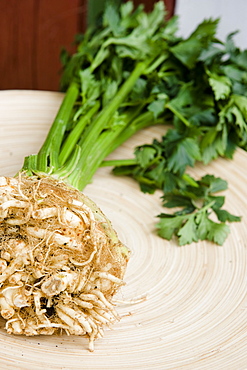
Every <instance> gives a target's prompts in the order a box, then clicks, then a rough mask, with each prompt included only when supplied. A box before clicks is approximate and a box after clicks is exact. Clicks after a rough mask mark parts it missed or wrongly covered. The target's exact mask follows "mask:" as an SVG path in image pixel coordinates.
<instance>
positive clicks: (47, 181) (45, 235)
mask: <svg viewBox="0 0 247 370" xmlns="http://www.w3.org/2000/svg"><path fill="white" fill-rule="evenodd" d="M0 253H1V254H0V257H1V258H0V310H1V316H2V317H3V318H4V319H6V330H7V332H8V333H10V334H12V333H13V334H24V335H39V334H49V335H51V334H57V333H61V332H63V331H65V332H66V333H67V334H68V335H72V334H73V335H85V336H87V337H88V338H89V349H90V350H91V351H92V350H93V348H94V340H95V339H96V338H99V337H102V335H103V329H104V327H105V326H109V325H111V324H112V323H114V322H116V321H117V320H119V316H118V314H117V312H116V310H115V308H114V306H113V304H112V303H111V300H112V297H113V295H114V294H115V293H116V291H117V290H118V289H119V287H121V285H123V276H124V273H125V269H126V265H127V262H128V258H129V250H128V249H127V248H126V247H125V246H124V245H123V244H122V243H121V241H120V240H119V239H118V236H117V234H116V232H115V231H114V230H113V228H112V225H111V223H110V222H109V220H108V219H107V218H106V216H105V215H104V214H103V213H102V212H101V210H100V209H99V208H98V207H97V206H96V204H95V203H94V202H92V201H91V200H90V199H89V198H88V197H86V196H85V195H83V194H82V193H81V192H79V191H78V190H76V189H74V188H71V187H69V186H67V185H65V184H64V183H63V182H61V181H58V180H55V179H53V178H49V177H38V176H33V177H25V176H19V178H18V179H17V178H7V177H0Z"/></svg>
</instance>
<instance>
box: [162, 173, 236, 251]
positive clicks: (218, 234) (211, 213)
mask: <svg viewBox="0 0 247 370" xmlns="http://www.w3.org/2000/svg"><path fill="white" fill-rule="evenodd" d="M226 189H227V182H226V181H225V180H222V179H221V178H217V177H215V176H213V175H206V176H204V177H202V178H201V179H200V180H199V181H196V182H195V183H194V186H191V185H189V186H187V187H185V188H184V189H180V190H178V189H175V190H174V191H172V192H170V193H167V194H165V195H164V196H163V197H162V199H163V205H164V206H165V207H167V208H174V207H179V208H180V209H179V210H178V211H176V212H175V213H173V214H169V213H161V214H160V215H159V216H158V217H159V218H160V221H159V223H158V224H157V228H158V234H159V235H160V236H161V237H163V238H165V239H168V240H170V239H171V238H172V236H173V235H176V236H177V237H178V241H179V245H185V244H190V243H192V242H198V241H199V240H209V241H212V242H214V243H216V244H219V245H223V243H224V241H225V239H226V237H227V236H228V234H229V232H230V229H229V226H228V225H227V224H226V222H227V221H228V222H235V221H240V220H241V217H239V216H234V215H232V214H231V213H229V212H228V211H226V210H224V209H222V206H223V205H224V202H225V197H224V196H222V195H218V196H216V195H215V193H218V192H219V191H223V190H226ZM213 218H214V219H216V220H217V221H215V220H214V219H213Z"/></svg>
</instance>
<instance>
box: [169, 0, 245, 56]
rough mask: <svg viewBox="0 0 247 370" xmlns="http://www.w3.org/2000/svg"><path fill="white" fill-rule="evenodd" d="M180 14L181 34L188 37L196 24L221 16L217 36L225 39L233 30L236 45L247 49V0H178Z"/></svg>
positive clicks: (177, 5) (177, 9)
mask: <svg viewBox="0 0 247 370" xmlns="http://www.w3.org/2000/svg"><path fill="white" fill-rule="evenodd" d="M175 13H176V14H177V15H179V35H182V36H184V37H187V36H189V35H190V33H191V32H192V31H193V30H194V29H195V28H196V26H197V25H198V24H199V23H200V22H201V21H203V20H204V19H208V18H213V19H215V18H219V17H220V19H221V20H220V23H219V25H218V33H217V36H218V37H219V38H220V39H221V40H222V41H224V40H225V37H226V36H227V35H228V34H229V33H232V32H233V31H237V30H239V33H238V34H236V35H235V36H234V39H233V40H234V42H235V44H236V46H238V47H240V48H241V49H247V0H176V8H175Z"/></svg>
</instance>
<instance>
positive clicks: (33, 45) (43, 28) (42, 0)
mask: <svg viewBox="0 0 247 370" xmlns="http://www.w3.org/2000/svg"><path fill="white" fill-rule="evenodd" d="M88 1H90V0H88ZM154 2H155V1H150V0H149V1H148V0H143V1H141V0H135V1H134V3H135V4H136V5H137V4H140V3H143V4H144V5H145V9H146V10H147V11H150V10H151V9H152V7H153V4H154ZM164 2H165V5H166V9H167V12H168V17H169V16H171V15H172V14H173V12H174V3H175V0H164ZM87 4H88V2H87V1H86V0H0V90H3V89H33V90H50V91H58V90H59V78H60V75H59V73H60V69H61V64H60V60H59V56H60V51H61V48H62V47H65V48H66V49H67V50H70V51H73V45H72V44H73V40H74V36H75V34H77V33H80V32H83V30H85V28H86V26H87V15H88V13H87V10H88V9H87V7H88V6H87Z"/></svg>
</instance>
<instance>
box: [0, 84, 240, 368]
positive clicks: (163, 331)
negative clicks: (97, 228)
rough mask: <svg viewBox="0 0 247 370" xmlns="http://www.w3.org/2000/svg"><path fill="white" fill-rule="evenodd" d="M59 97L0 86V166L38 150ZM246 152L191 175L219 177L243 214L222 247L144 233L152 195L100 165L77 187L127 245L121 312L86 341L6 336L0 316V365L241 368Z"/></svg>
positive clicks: (121, 154) (151, 216) (127, 150)
mask: <svg viewBox="0 0 247 370" xmlns="http://www.w3.org/2000/svg"><path fill="white" fill-rule="evenodd" d="M61 99H62V95H61V94H59V93H50V92H47V93H46V92H37V91H36V92H31V91H6V92H0V156H1V162H0V169H1V174H2V175H13V174H15V173H16V171H17V170H18V169H19V168H20V166H21V165H22V158H23V157H24V156H25V155H28V154H30V153H33V152H35V151H37V150H38V149H39V146H40V145H41V143H42V141H43V140H44V137H45V135H46V133H47V131H48V128H49V126H50V124H51V122H52V119H53V117H54V116H55V114H56V111H57V109H58V106H59V104H60V102H61ZM162 132H163V128H162V126H159V127H155V128H152V129H147V130H145V131H142V132H141V133H139V134H137V135H136V136H135V137H134V138H132V139H131V140H129V141H128V142H127V143H125V144H124V145H123V146H122V147H121V148H119V149H118V150H116V151H115V153H113V154H112V155H111V158H114V157H115V158H125V157H131V156H132V148H133V147H134V146H135V145H136V144H141V143H142V142H150V141H151V138H152V137H153V136H156V137H159V135H161V134H162ZM246 161H247V153H245V152H243V151H242V150H238V151H237V152H236V155H235V158H234V160H232V161H228V160H224V159H219V160H217V161H215V162H213V163H212V164H211V165H209V166H207V167H204V166H197V167H196V168H195V169H193V170H192V172H193V173H194V174H195V175H196V176H201V175H202V174H205V173H213V174H216V175H219V176H221V177H223V178H225V179H226V180H227V181H228V182H229V190H228V191H227V193H226V194H227V202H226V207H227V208H228V209H229V210H230V211H232V212H233V213H234V214H239V215H242V216H243V220H242V222H241V223H234V224H232V225H231V234H230V236H229V237H228V239H227V241H226V243H225V245H224V246H223V247H219V246H216V245H214V244H211V243H207V242H200V243H198V244H192V245H187V246H184V247H178V246H177V244H176V242H175V241H171V242H168V241H165V240H162V239H160V238H159V237H157V236H156V235H155V233H154V224H155V222H156V220H155V215H157V214H158V213H159V212H160V211H161V206H160V200H159V194H158V193H157V194H155V195H148V194H143V193H141V192H140V190H139V188H138V186H137V184H136V183H135V182H134V181H132V180H130V179H128V178H118V177H114V176H113V175H111V173H110V169H109V168H101V169H99V170H98V171H97V173H96V175H95V176H94V180H93V183H92V184H90V185H88V186H87V187H86V189H85V193H86V194H87V195H89V196H90V197H91V198H92V199H93V200H95V201H96V202H97V203H98V205H99V206H100V207H101V208H102V210H103V211H104V212H105V213H106V214H107V216H108V217H109V218H110V219H111V220H112V222H113V225H114V227H115V228H116V230H117V231H118V233H119V235H120V237H121V239H122V240H123V242H124V243H125V244H126V245H128V247H129V248H130V249H131V251H132V255H131V259H130V262H129V265H128V269H127V273H126V279H125V280H126V283H127V284H126V286H125V287H123V288H122V290H121V292H120V293H119V294H118V298H119V299H121V300H128V301H129V300H131V299H136V298H139V297H146V300H145V301H143V302H140V303H137V304H132V305H131V304H120V305H118V308H117V310H118V312H119V313H120V315H121V316H122V319H121V321H120V322H119V324H117V325H115V326H114V327H113V330H107V331H106V333H105V337H104V338H103V339H100V340H98V341H97V342H96V345H95V352H94V353H89V352H88V350H87V340H86V339H84V338H80V337H73V336H70V337H67V336H66V335H63V336H61V337H57V336H51V337H49V336H42V337H22V336H11V335H8V334H6V332H5V330H4V321H3V320H2V321H0V324H1V325H0V368H1V370H2V369H13V370H14V369H27V370H31V369H32V370H33V369H35V370H39V369H66V370H70V369H71V370H72V369H73V370H75V369H89V370H97V369H100V370H103V369H107V370H122V369H133V370H137V369H141V370H145V369H150V370H154V369H162V370H171V369H178V370H180V369H181V370H208V369H214V370H223V369H224V370H245V369H246V368H247V297H246V277H247V267H246V266H247V263H246V262H247V255H246V236H247V231H246V230H247V198H246V183H247V170H246Z"/></svg>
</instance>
